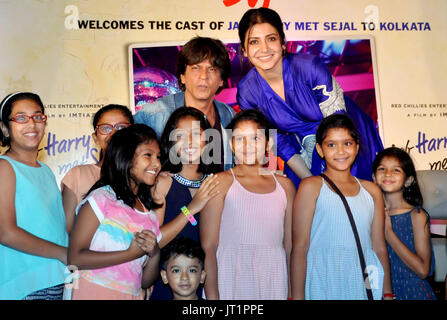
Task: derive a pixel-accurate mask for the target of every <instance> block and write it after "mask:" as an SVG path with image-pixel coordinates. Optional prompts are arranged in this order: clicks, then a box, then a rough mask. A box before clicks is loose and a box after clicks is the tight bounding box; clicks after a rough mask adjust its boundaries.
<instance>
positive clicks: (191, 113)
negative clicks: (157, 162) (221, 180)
mask: <svg viewBox="0 0 447 320" xmlns="http://www.w3.org/2000/svg"><path fill="white" fill-rule="evenodd" d="M184 117H193V118H194V119H196V120H197V121H198V122H199V124H200V129H202V130H203V131H204V132H205V134H206V130H208V129H211V125H210V123H209V122H208V120H207V119H206V117H205V115H204V113H203V112H202V111H200V110H199V109H196V108H193V107H181V108H178V109H176V110H175V111H174V112H173V113H172V114H171V115H170V116H169V119H168V121H167V122H166V125H165V128H164V130H163V133H162V135H161V139H160V144H161V150H162V153H161V154H162V158H161V160H162V164H163V166H162V170H163V171H169V172H171V173H178V172H180V171H182V169H183V165H182V163H181V161H180V162H179V163H174V162H173V161H171V157H174V159H176V158H177V157H178V156H177V155H176V154H172V153H175V152H176V151H175V148H174V145H175V144H176V142H177V141H175V140H172V139H170V136H171V132H173V131H174V130H175V129H177V124H178V122H179V121H180V120H181V119H182V118H184ZM207 140H208V139H207ZM209 143H212V142H209ZM219 151H220V150H219ZM219 159H220V157H219ZM217 171H218V166H217V164H216V163H210V164H205V163H204V161H203V159H202V157H200V162H199V167H198V168H197V172H201V173H205V174H208V173H214V172H217Z"/></svg>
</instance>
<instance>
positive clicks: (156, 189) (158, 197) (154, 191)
mask: <svg viewBox="0 0 447 320" xmlns="http://www.w3.org/2000/svg"><path fill="white" fill-rule="evenodd" d="M165 172H166V171H165ZM159 175H161V172H160V173H159ZM159 181H160V178H159V176H157V177H156V178H155V183H154V185H153V186H152V187H151V189H150V190H151V196H152V200H153V201H155V202H156V203H162V202H163V201H164V200H165V198H164V197H163V195H162V194H161V192H160V186H159Z"/></svg>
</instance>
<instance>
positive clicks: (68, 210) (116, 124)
mask: <svg viewBox="0 0 447 320" xmlns="http://www.w3.org/2000/svg"><path fill="white" fill-rule="evenodd" d="M133 123H134V120H133V116H132V113H131V112H130V110H129V108H127V107H125V106H122V105H118V104H109V105H106V106H104V107H102V108H101V109H99V110H98V112H96V114H95V116H94V117H93V130H94V132H93V134H92V137H93V140H94V141H95V143H96V144H97V145H99V147H100V148H101V153H100V158H99V161H98V163H96V164H85V165H79V166H76V167H73V168H72V169H71V170H70V171H68V172H67V174H66V175H65V177H64V178H63V179H62V182H61V190H62V198H63V203H64V209H65V215H66V220H67V232H68V234H70V232H71V229H72V227H73V222H74V218H75V215H76V214H75V211H76V207H77V205H78V204H79V203H80V202H81V200H82V198H83V197H84V195H85V194H86V193H87V191H88V190H89V189H90V188H91V187H92V186H93V184H94V183H95V182H96V181H98V179H99V176H100V172H101V165H102V163H103V161H104V158H103V155H104V153H105V151H106V148H107V144H108V142H109V140H110V138H111V136H112V135H113V134H114V133H115V132H116V131H118V130H121V129H123V128H126V127H128V126H130V125H131V124H133Z"/></svg>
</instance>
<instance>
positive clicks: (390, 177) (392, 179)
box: [374, 157, 411, 193]
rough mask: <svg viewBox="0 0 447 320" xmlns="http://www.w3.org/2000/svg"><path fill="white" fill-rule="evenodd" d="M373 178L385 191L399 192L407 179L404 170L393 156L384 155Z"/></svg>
mask: <svg viewBox="0 0 447 320" xmlns="http://www.w3.org/2000/svg"><path fill="white" fill-rule="evenodd" d="M374 180H375V182H376V183H377V185H378V186H379V187H380V189H382V191H383V192H385V193H393V192H401V191H402V190H403V188H404V184H405V182H406V181H408V182H411V181H410V180H411V177H409V179H407V177H406V175H405V172H404V170H403V169H402V166H401V164H400V162H399V160H398V159H397V158H395V157H384V158H383V159H382V161H380V164H379V166H378V167H377V169H376V172H375V173H374Z"/></svg>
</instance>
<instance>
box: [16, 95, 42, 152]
mask: <svg viewBox="0 0 447 320" xmlns="http://www.w3.org/2000/svg"><path fill="white" fill-rule="evenodd" d="M39 114H42V109H41V107H40V106H39V105H38V104H37V103H36V102H34V101H32V100H28V99H24V100H18V101H16V102H14V104H13V106H12V110H11V114H10V116H9V118H10V119H11V118H14V117H16V116H18V115H27V116H29V117H31V116H33V115H39ZM45 126H46V122H35V121H34V120H33V119H32V118H30V119H29V120H28V122H26V123H17V122H15V121H12V120H11V121H10V122H9V134H10V137H11V149H16V150H17V149H22V150H26V151H36V150H37V149H38V147H39V144H40V142H41V141H42V138H43V135H44V133H45Z"/></svg>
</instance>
